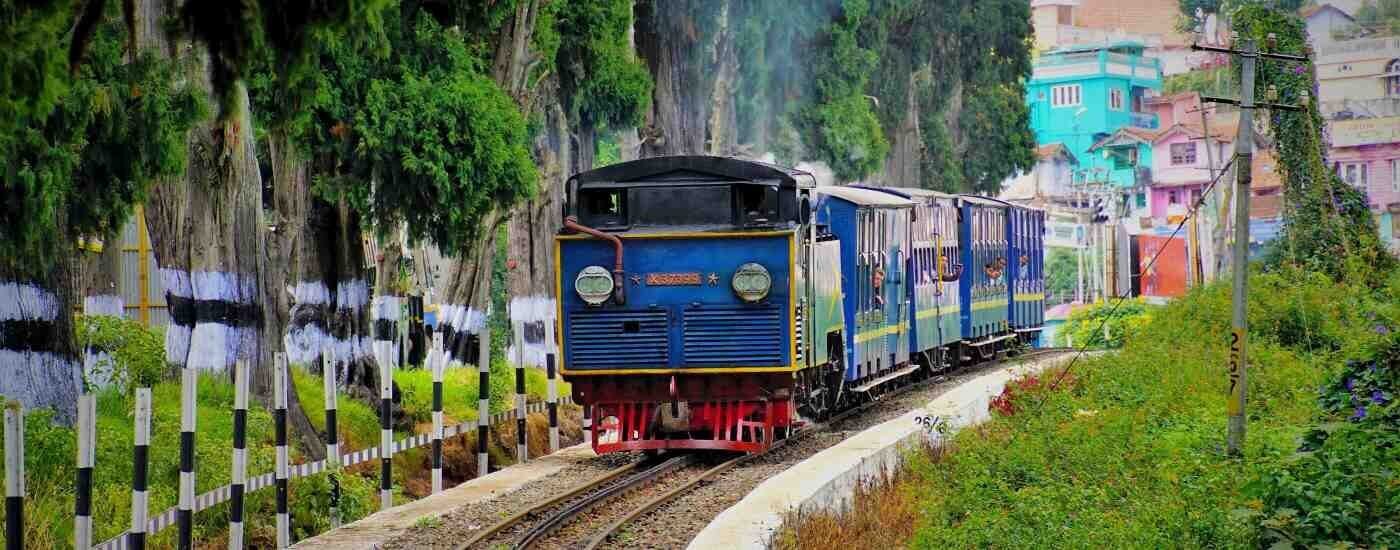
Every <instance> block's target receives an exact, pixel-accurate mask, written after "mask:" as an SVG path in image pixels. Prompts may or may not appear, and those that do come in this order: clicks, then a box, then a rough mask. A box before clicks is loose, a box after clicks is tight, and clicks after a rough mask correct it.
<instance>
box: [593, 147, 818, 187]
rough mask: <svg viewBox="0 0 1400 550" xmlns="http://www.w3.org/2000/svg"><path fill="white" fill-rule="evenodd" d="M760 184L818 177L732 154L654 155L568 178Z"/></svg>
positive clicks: (602, 182)
mask: <svg viewBox="0 0 1400 550" xmlns="http://www.w3.org/2000/svg"><path fill="white" fill-rule="evenodd" d="M735 183H739V184H757V185H777V186H779V187H788V188H791V187H803V188H807V187H813V186H815V185H816V178H814V177H813V176H812V174H810V173H807V172H804V171H802V170H795V169H792V168H784V167H782V166H777V165H774V164H768V163H766V162H758V161H753V160H744V159H738V158H733V157H711V156H699V155H696V156H673V157H652V158H645V159H639V160H634V161H629V162H622V163H618V164H613V165H611V166H604V167H602V168H598V169H594V170H589V171H587V172H582V173H579V174H576V175H574V177H572V178H569V185H570V186H571V187H575V186H576V188H583V189H589V188H595V189H596V188H606V187H635V186H637V185H639V184H646V185H656V186H666V185H705V184H715V185H724V184H735Z"/></svg>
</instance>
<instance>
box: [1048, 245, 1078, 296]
mask: <svg viewBox="0 0 1400 550" xmlns="http://www.w3.org/2000/svg"><path fill="white" fill-rule="evenodd" d="M1078 285H1079V259H1078V257H1077V253H1076V252H1075V251H1074V250H1073V249H1065V248H1049V249H1047V253H1046V255H1045V293H1046V294H1047V295H1049V296H1074V292H1075V290H1076V289H1077V288H1078Z"/></svg>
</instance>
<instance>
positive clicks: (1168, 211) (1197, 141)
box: [1148, 114, 1238, 225]
mask: <svg viewBox="0 0 1400 550" xmlns="http://www.w3.org/2000/svg"><path fill="white" fill-rule="evenodd" d="M1196 116H1200V115H1199V114H1197V115H1196ZM1178 120H1179V119H1178ZM1210 122H1211V127H1210V133H1211V136H1210V140H1209V142H1210V147H1211V150H1210V151H1207V149H1206V141H1207V140H1206V139H1204V138H1205V132H1204V131H1203V130H1202V129H1201V125H1200V124H1199V123H1197V124H1191V123H1189V122H1176V123H1175V124H1173V125H1171V126H1169V127H1167V128H1166V129H1165V130H1162V131H1161V132H1159V133H1158V134H1157V137H1156V138H1155V139H1154V140H1153V141H1152V170H1153V174H1152V190H1151V196H1150V197H1149V200H1148V210H1149V212H1150V215H1151V217H1152V221H1153V223H1154V224H1156V225H1163V224H1172V223H1176V222H1177V221H1179V219H1180V217H1181V216H1184V215H1185V214H1186V211H1187V209H1188V208H1190V206H1191V204H1194V203H1195V201H1197V200H1199V199H1200V198H1201V193H1202V191H1203V190H1204V189H1205V187H1206V186H1207V185H1209V184H1210V180H1211V170H1210V167H1211V166H1212V164H1211V162H1212V161H1213V162H1214V167H1215V170H1217V171H1219V170H1220V169H1221V167H1223V166H1224V164H1225V162H1226V160H1227V159H1229V158H1230V157H1229V156H1230V154H1231V151H1233V147H1234V141H1235V137H1234V134H1235V127H1236V126H1237V124H1238V117H1235V116H1227V115H1216V116H1213V117H1211V121H1210Z"/></svg>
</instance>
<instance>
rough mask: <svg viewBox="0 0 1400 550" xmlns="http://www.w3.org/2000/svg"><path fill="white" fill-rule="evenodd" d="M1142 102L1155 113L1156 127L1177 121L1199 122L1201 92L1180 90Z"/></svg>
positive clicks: (1163, 126) (1197, 123) (1173, 123)
mask: <svg viewBox="0 0 1400 550" xmlns="http://www.w3.org/2000/svg"><path fill="white" fill-rule="evenodd" d="M1142 104H1143V105H1144V106H1145V107H1146V108H1147V109H1148V110H1149V111H1150V112H1151V113H1152V114H1155V115H1157V127H1158V128H1171V127H1172V126H1174V125H1176V124H1179V123H1189V122H1194V123H1196V125H1198V126H1199V125H1200V123H1201V113H1200V111H1199V110H1200V108H1201V94H1198V93H1196V92H1181V93H1179V94H1172V95H1165V96H1158V97H1150V98H1147V99H1144V100H1142Z"/></svg>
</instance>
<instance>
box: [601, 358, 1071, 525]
mask: <svg viewBox="0 0 1400 550" xmlns="http://www.w3.org/2000/svg"><path fill="white" fill-rule="evenodd" d="M1070 351H1073V350H1072V349H1069V348H1041V349H1036V350H1032V351H1028V352H1025V353H1022V354H1019V355H1016V356H1015V357H1008V358H1006V359H1002V360H1000V361H1005V360H1007V359H1017V360H1022V361H1024V360H1026V359H1032V358H1035V357H1039V356H1042V355H1050V354H1054V353H1066V352H1070ZM998 361H999V360H996V359H993V360H991V361H986V362H987V363H991V362H998ZM940 378H942V377H941V376H933V377H929V378H927V379H924V380H920V381H918V382H915V383H912V384H906V385H904V386H901V387H899V388H896V389H895V390H893V391H892V392H891V393H887V394H884V395H883V396H882V397H895V396H898V395H901V394H903V393H905V392H908V391H912V390H914V389H916V388H921V387H923V386H925V385H927V384H930V383H934V382H937V381H938V380H939V379H940ZM879 401H880V400H879V399H872V400H869V401H867V402H865V403H862V404H860V405H859V406H855V407H851V408H850V409H847V410H845V411H841V412H840V413H839V414H837V415H835V416H832V417H830V418H828V419H826V420H825V421H823V422H820V423H816V424H810V425H808V426H806V427H804V428H802V429H800V430H798V431H796V432H794V433H793V434H792V436H790V437H787V438H784V439H782V440H780V441H778V442H776V443H774V444H773V445H771V446H769V447H768V449H767V450H765V451H764V452H762V453H757V454H750V455H743V456H737V457H734V458H731V459H729V460H726V461H724V462H722V463H720V464H719V465H717V466H715V467H713V468H710V469H709V470H706V471H705V472H704V473H702V474H700V475H698V476H695V478H693V479H691V480H689V481H687V482H685V483H684V484H682V485H680V486H678V487H674V488H672V489H671V490H669V491H666V492H665V493H662V494H661V495H658V496H657V497H655V498H653V499H651V500H648V501H646V502H644V503H642V505H641V506H638V507H636V508H633V509H632V511H631V512H628V513H627V515H625V516H623V517H621V518H618V519H617V520H615V521H613V522H612V523H610V524H608V526H607V527H606V528H604V529H603V530H602V531H601V532H599V533H598V534H596V535H594V536H593V538H592V539H589V541H588V543H587V544H586V545H585V546H584V550H594V549H596V548H598V547H600V546H601V545H602V544H603V543H605V542H607V541H608V539H610V538H612V536H613V535H615V534H617V532H618V531H619V530H621V529H622V526H624V525H627V524H628V523H631V522H632V521H634V520H636V519H637V518H639V517H642V516H643V515H646V514H647V513H650V512H651V511H652V510H655V509H657V508H660V507H661V506H662V505H664V504H666V503H667V502H670V501H671V500H674V499H675V498H677V497H679V496H681V495H684V494H686V493H688V492H690V491H691V490H693V489H695V488H696V487H698V486H699V485H700V484H701V483H703V482H705V481H707V480H710V479H713V478H715V477H716V476H718V475H720V474H722V473H724V472H726V471H729V470H731V469H733V468H734V467H736V466H739V465H740V464H744V463H746V462H749V461H751V460H753V459H756V458H758V457H760V456H764V455H766V454H768V453H769V452H772V451H775V450H777V449H780V448H782V447H784V446H786V445H787V444H788V443H790V442H792V441H794V440H796V439H799V438H802V437H804V436H806V435H808V434H811V433H816V432H819V431H822V430H823V429H824V428H826V427H828V426H831V425H832V424H835V423H837V422H841V421H842V420H845V419H847V418H850V417H852V416H854V415H856V414H859V413H861V412H864V411H865V410H867V409H869V408H870V407H872V406H874V405H875V404H876V403H879Z"/></svg>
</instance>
